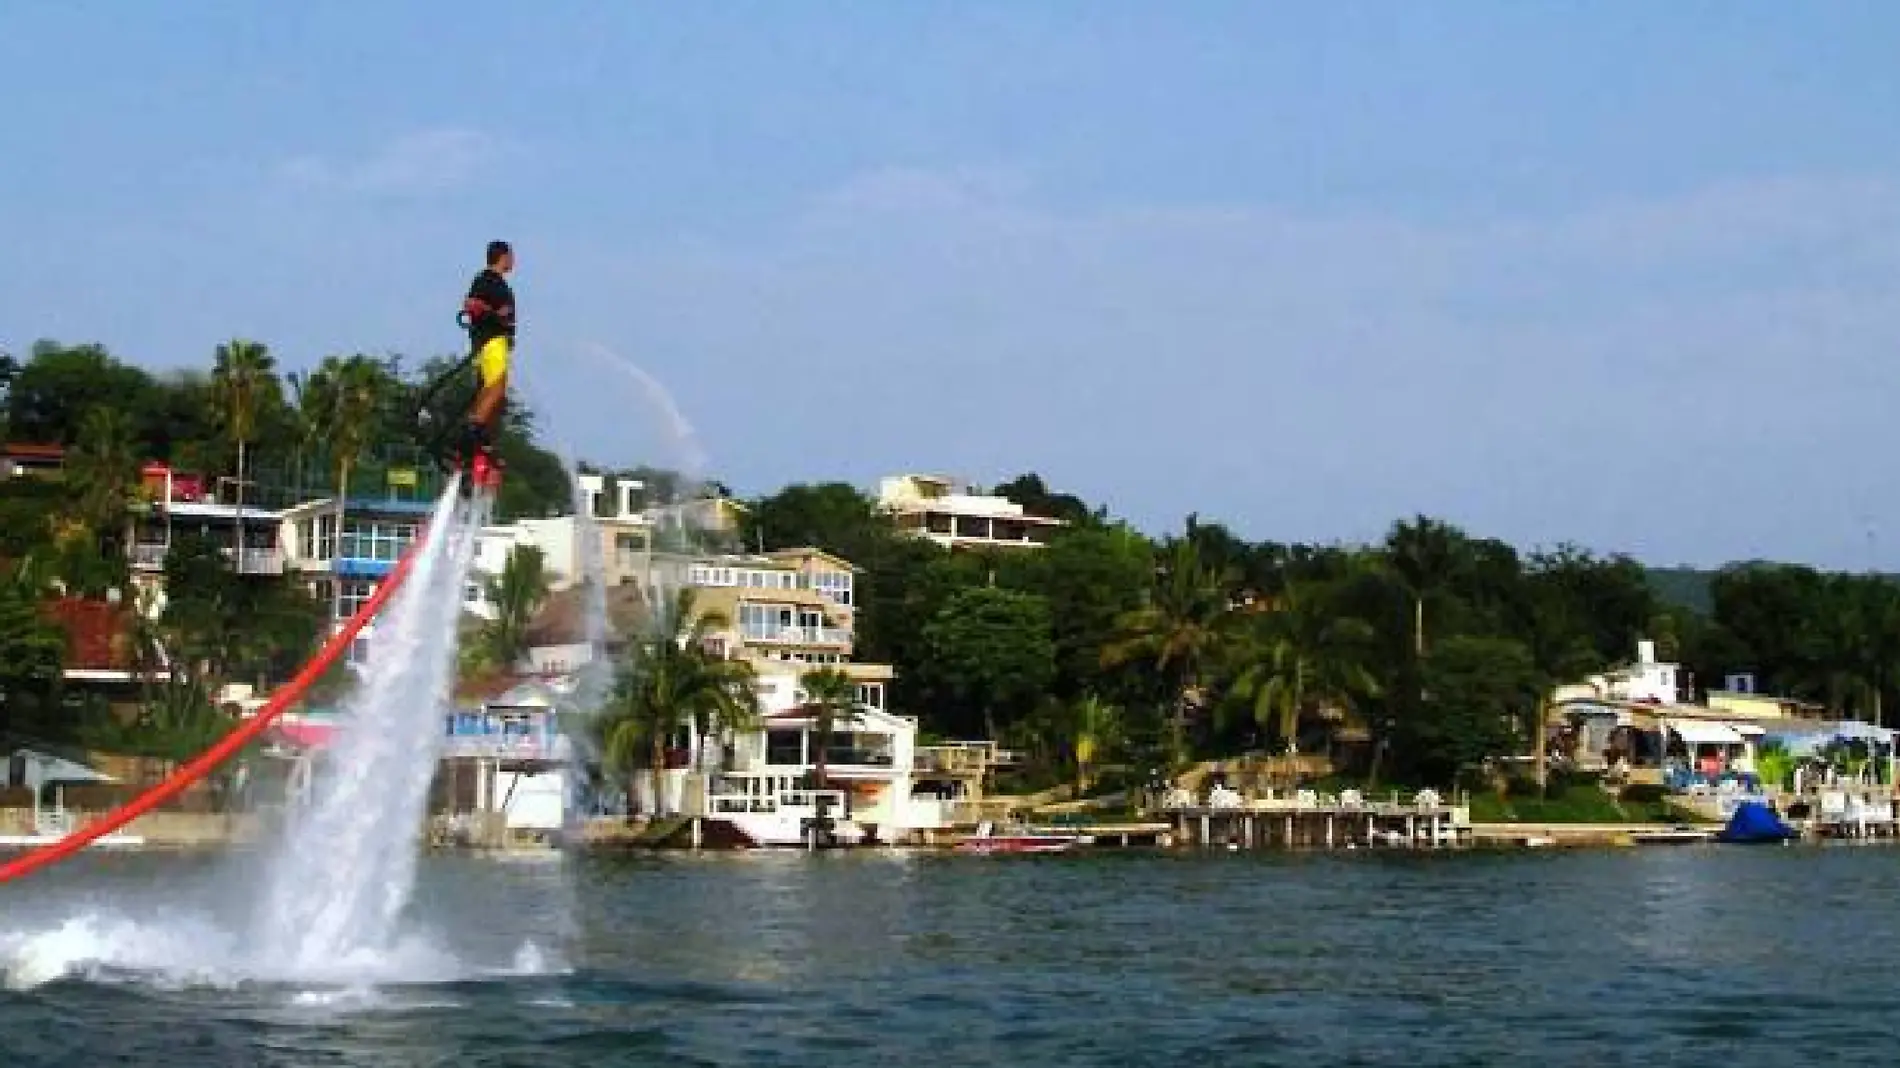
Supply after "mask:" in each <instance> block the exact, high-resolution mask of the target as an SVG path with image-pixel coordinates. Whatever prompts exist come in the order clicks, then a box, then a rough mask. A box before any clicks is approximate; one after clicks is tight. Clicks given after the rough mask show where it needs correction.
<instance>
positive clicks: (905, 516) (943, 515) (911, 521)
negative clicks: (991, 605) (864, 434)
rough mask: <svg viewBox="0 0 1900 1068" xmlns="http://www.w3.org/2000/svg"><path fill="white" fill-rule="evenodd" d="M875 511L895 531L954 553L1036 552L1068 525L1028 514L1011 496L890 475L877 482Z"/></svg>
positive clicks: (936, 479) (934, 478)
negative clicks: (888, 518)
mask: <svg viewBox="0 0 1900 1068" xmlns="http://www.w3.org/2000/svg"><path fill="white" fill-rule="evenodd" d="M877 507H878V509H879V510H881V511H883V512H885V513H886V514H888V515H890V516H891V517H892V520H893V521H894V522H895V523H896V524H897V528H898V529H899V530H901V531H904V532H906V533H908V534H911V535H913V536H915V537H920V538H928V539H930V540H931V541H934V542H936V543H937V544H939V545H942V546H945V547H947V548H951V549H971V548H995V547H1015V548H1036V547H1040V546H1042V545H1045V544H1047V543H1048V540H1049V537H1050V535H1051V534H1053V533H1054V532H1055V531H1056V530H1057V529H1059V528H1061V527H1063V526H1064V525H1066V524H1064V523H1063V521H1062V520H1060V519H1051V518H1048V517H1046V516H1038V515H1031V514H1029V513H1028V512H1027V511H1026V510H1025V509H1024V508H1023V506H1022V505H1020V504H1017V503H1016V502H1015V501H1012V500H1010V499H1009V498H1007V497H996V496H990V495H986V494H982V493H978V492H976V491H975V489H974V488H973V487H971V486H969V485H968V484H966V483H964V482H963V481H961V480H959V479H953V478H947V477H944V476H941V475H892V476H890V477H888V478H885V479H882V480H881V481H880V482H879V483H878V492H877Z"/></svg>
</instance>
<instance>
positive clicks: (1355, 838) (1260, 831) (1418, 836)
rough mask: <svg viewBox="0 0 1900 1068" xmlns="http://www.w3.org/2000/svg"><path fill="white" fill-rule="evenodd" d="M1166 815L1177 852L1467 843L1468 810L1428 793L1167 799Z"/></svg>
mask: <svg viewBox="0 0 1900 1068" xmlns="http://www.w3.org/2000/svg"><path fill="white" fill-rule="evenodd" d="M1169 802H1170V803H1168V804H1165V805H1164V806H1163V807H1164V812H1165V814H1166V815H1167V817H1168V819H1169V821H1170V823H1171V825H1172V826H1173V828H1174V834H1173V839H1174V842H1175V843H1176V844H1178V845H1183V846H1196V847H1201V848H1227V849H1354V848H1362V847H1374V846H1377V847H1383V848H1401V849H1457V848H1465V847H1469V846H1470V845H1472V843H1473V835H1472V825H1471V809H1470V807H1469V806H1468V805H1456V804H1448V803H1446V802H1445V801H1443V800H1442V799H1441V798H1440V797H1439V795H1438V794H1437V793H1436V792H1434V791H1431V790H1423V791H1420V792H1419V794H1418V796H1417V797H1416V798H1415V799H1413V800H1412V801H1409V802H1407V801H1400V800H1398V799H1397V798H1396V797H1395V798H1393V799H1392V800H1389V801H1368V800H1366V799H1365V798H1364V797H1363V796H1361V795H1360V794H1359V793H1358V791H1355V790H1345V791H1341V793H1340V794H1339V795H1338V796H1336V797H1334V796H1325V795H1321V794H1318V793H1316V792H1314V791H1311V790H1301V791H1298V792H1297V793H1295V794H1294V795H1293V796H1292V797H1286V798H1276V797H1267V798H1262V799H1254V800H1248V799H1243V798H1241V797H1240V795H1239V794H1237V793H1235V792H1233V791H1231V790H1222V789H1221V788H1218V787H1217V788H1215V789H1214V790H1213V791H1211V792H1210V794H1209V796H1208V800H1207V802H1206V803H1205V804H1195V803H1193V802H1192V801H1191V800H1190V799H1185V798H1181V797H1179V796H1178V795H1176V796H1171V797H1170V798H1169Z"/></svg>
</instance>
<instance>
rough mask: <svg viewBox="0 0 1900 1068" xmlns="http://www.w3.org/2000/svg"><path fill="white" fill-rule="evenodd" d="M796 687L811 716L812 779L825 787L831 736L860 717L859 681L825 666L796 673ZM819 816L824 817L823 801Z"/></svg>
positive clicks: (802, 704) (856, 723) (851, 727)
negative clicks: (854, 680) (799, 673)
mask: <svg viewBox="0 0 1900 1068" xmlns="http://www.w3.org/2000/svg"><path fill="white" fill-rule="evenodd" d="M798 688H799V690H800V691H801V694H800V698H799V700H800V704H801V706H802V708H803V710H804V712H805V713H806V714H807V715H809V716H810V717H811V733H812V746H813V749H814V754H813V756H814V759H813V760H812V765H813V767H812V781H813V784H814V785H815V787H816V788H817V789H819V790H825V789H828V788H830V785H831V778H830V776H829V775H828V774H827V773H826V770H825V768H826V765H827V764H829V763H830V754H831V743H832V739H833V738H834V737H835V736H836V735H837V732H838V731H839V729H841V728H842V729H845V730H851V729H853V728H856V727H857V726H858V725H859V724H860V723H861V722H862V721H863V716H862V715H861V714H860V713H859V712H858V684H857V683H856V682H853V681H852V680H851V676H849V675H846V674H845V673H844V672H843V671H840V670H838V669H837V668H835V667H824V668H818V669H816V670H814V671H807V672H805V673H804V674H803V675H801V676H799V679H798ZM818 817H819V818H820V819H823V818H824V817H825V811H824V806H822V805H820V806H819V810H818Z"/></svg>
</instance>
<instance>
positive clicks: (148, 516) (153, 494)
mask: <svg viewBox="0 0 1900 1068" xmlns="http://www.w3.org/2000/svg"><path fill="white" fill-rule="evenodd" d="M140 488H141V498H142V499H141V501H140V503H139V505H138V506H136V508H135V510H134V513H133V517H132V531H131V534H132V536H131V538H130V539H129V540H128V541H127V543H126V545H127V548H126V553H127V556H128V557H129V560H128V562H129V563H130V564H131V570H132V582H133V585H134V586H135V587H137V588H138V589H140V590H142V591H149V592H150V596H148V597H147V599H146V602H145V603H146V604H147V605H148V606H149V608H150V610H151V611H154V612H156V611H160V610H162V609H163V607H164V603H165V601H164V572H165V558H166V557H167V556H169V555H170V554H171V550H172V546H173V545H175V544H177V543H178V541H179V540H180V539H182V538H185V537H188V536H198V537H202V538H204V539H206V540H208V541H209V542H211V543H212V544H214V545H216V546H217V547H218V549H219V551H220V552H221V553H223V555H224V558H225V559H226V560H227V561H229V562H230V564H231V569H232V570H233V571H235V572H237V573H238V574H240V575H260V576H270V577H276V576H279V575H282V574H283V573H284V566H285V565H284V553H283V547H282V544H281V541H282V526H283V515H282V513H281V512H278V511H276V510H274V509H271V508H266V507H262V506H260V505H258V504H246V505H240V504H238V503H237V501H236V495H235V493H234V492H233V490H232V488H231V487H228V486H227V487H212V486H207V485H205V483H204V480H203V479H201V478H199V477H198V476H196V475H190V474H185V473H182V472H179V471H176V470H173V469H172V468H171V467H169V466H167V465H165V464H160V463H148V464H146V465H145V466H144V468H143V469H142V471H141V472H140ZM219 490H222V491H223V492H219Z"/></svg>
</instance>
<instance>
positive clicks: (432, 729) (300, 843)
mask: <svg viewBox="0 0 1900 1068" xmlns="http://www.w3.org/2000/svg"><path fill="white" fill-rule="evenodd" d="M458 482H459V480H451V482H450V485H449V488H448V492H447V493H445V494H444V496H443V498H442V500H441V502H439V503H438V504H437V505H436V508H435V511H434V513H433V514H432V515H431V516H430V517H429V525H428V529H427V532H426V534H425V535H424V537H425V541H424V543H423V544H422V545H421V546H420V547H418V548H417V550H416V552H417V557H416V559H415V561H414V562H413V564H412V565H411V570H410V574H409V578H408V580H407V582H406V583H405V584H404V586H403V588H402V589H400V590H398V591H397V592H396V594H395V596H394V597H392V598H391V599H390V603H389V604H388V606H386V607H385V608H384V610H383V613H382V615H381V617H380V619H379V620H378V626H377V628H376V637H375V641H374V645H373V648H372V649H371V652H370V656H369V664H368V671H367V674H366V677H365V678H364V680H363V682H362V685H361V686H360V687H359V688H358V689H357V691H356V692H355V693H354V694H353V695H352V697H351V698H350V700H349V701H348V703H347V704H346V707H345V708H344V714H343V717H342V722H341V723H340V724H339V730H338V732H337V737H336V740H335V742H334V744H333V745H332V746H331V748H330V751H329V752H328V754H326V760H325V767H324V770H323V771H322V772H321V773H320V774H319V775H318V777H317V780H316V782H315V784H314V785H315V788H314V791H313V794H312V797H311V799H310V801H309V803H308V805H307V806H306V807H303V808H300V809H298V810H297V811H296V812H295V813H294V814H293V817H292V819H291V821H290V824H289V826H288V827H287V828H286V834H285V837H284V838H283V840H282V842H281V844H280V846H279V852H278V854H277V856H276V857H275V858H274V862H273V863H271V864H270V866H269V867H268V869H267V871H266V882H265V886H264V892H263V894H262V895H261V897H260V898H259V902H258V912H257V915H256V918H255V919H256V924H257V930H256V940H257V941H256V945H257V947H258V952H259V960H260V963H262V964H265V965H268V967H269V968H270V969H271V970H275V971H281V972H282V973H283V974H287V975H295V976H300V977H307V976H320V975H324V974H334V975H337V976H338V977H340V978H344V979H353V978H355V977H357V976H358V975H360V969H361V967H362V966H363V965H364V964H366V963H367V962H369V961H373V960H376V959H380V958H381V957H382V956H383V955H384V954H385V953H387V952H388V951H389V950H390V949H391V948H392V947H393V946H394V945H395V943H396V938H397V923H398V921H399V920H400V918H401V916H402V912H403V910H404V908H405V907H406V906H407V905H408V903H409V898H410V894H411V892H412V891H413V890H414V887H415V876H416V858H417V854H418V852H419V850H420V845H421V843H420V835H421V831H422V827H423V821H424V818H425V809H426V806H427V802H428V793H429V786H430V783H431V782H432V781H433V780H434V777H435V772H436V763H437V760H438V759H439V756H440V752H441V746H442V738H443V727H442V709H443V707H444V704H443V702H444V696H445V695H446V694H447V693H448V692H449V687H450V685H451V683H452V681H453V676H454V666H455V646H456V641H455V624H456V620H457V617H458V614H459V613H460V611H461V602H462V584H463V583H464V582H465V581H466V579H467V576H468V571H469V566H470V564H471V563H472V561H473V556H474V550H475V538H474V532H475V531H477V530H479V529H480V527H481V523H482V522H483V521H484V520H485V519H486V516H485V515H484V514H480V513H483V512H485V511H486V510H487V506H486V503H485V502H484V501H483V500H482V497H481V496H480V495H478V496H477V498H476V502H477V503H475V504H469V505H465V504H463V503H462V502H461V501H460V500H459V498H458V496H457V493H456V490H457V488H458V486H457V483H458Z"/></svg>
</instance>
